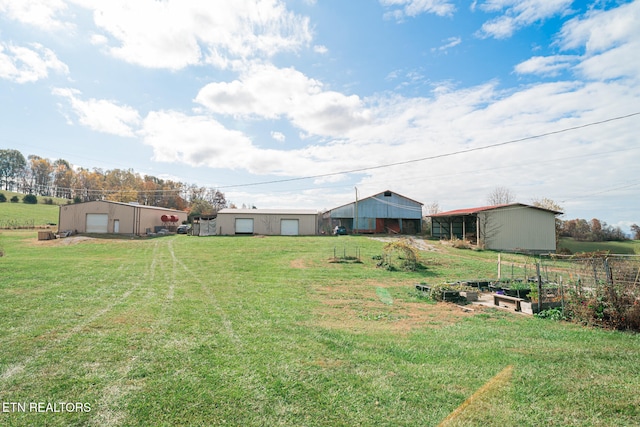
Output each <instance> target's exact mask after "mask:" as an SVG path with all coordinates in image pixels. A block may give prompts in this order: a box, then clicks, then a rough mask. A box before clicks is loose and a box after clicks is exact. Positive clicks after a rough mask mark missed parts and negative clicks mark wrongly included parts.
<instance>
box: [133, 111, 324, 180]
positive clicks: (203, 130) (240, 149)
mask: <svg viewBox="0 0 640 427" xmlns="http://www.w3.org/2000/svg"><path fill="white" fill-rule="evenodd" d="M140 133H141V135H142V136H143V138H144V139H143V140H144V143H145V144H146V145H149V146H151V147H153V153H154V160H156V161H159V162H181V163H185V164H188V165H192V166H208V167H211V168H224V169H233V170H246V171H248V172H251V173H254V174H259V175H260V174H289V173H297V174H304V173H305V172H304V171H305V170H307V171H308V170H311V169H312V166H313V161H312V160H309V158H310V156H309V155H305V154H304V153H303V152H301V151H296V150H294V151H285V150H271V149H263V148H260V147H258V146H256V145H254V144H253V142H252V141H251V140H250V139H249V138H248V137H247V136H246V135H244V134H243V133H242V132H239V131H236V130H231V129H227V128H226V127H225V126H224V125H223V124H221V123H220V122H218V121H216V120H215V119H213V118H211V117H208V116H203V115H197V116H188V115H185V114H183V113H180V112H176V111H155V112H151V113H149V115H147V117H146V118H145V120H144V124H143V130H142V131H141V132H140Z"/></svg>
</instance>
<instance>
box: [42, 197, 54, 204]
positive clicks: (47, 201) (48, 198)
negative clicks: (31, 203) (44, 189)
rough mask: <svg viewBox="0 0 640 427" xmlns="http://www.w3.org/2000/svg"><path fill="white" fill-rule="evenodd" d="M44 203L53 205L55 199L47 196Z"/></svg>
mask: <svg viewBox="0 0 640 427" xmlns="http://www.w3.org/2000/svg"><path fill="white" fill-rule="evenodd" d="M44 204H45V205H52V204H53V199H52V198H51V197H47V198H45V199H44Z"/></svg>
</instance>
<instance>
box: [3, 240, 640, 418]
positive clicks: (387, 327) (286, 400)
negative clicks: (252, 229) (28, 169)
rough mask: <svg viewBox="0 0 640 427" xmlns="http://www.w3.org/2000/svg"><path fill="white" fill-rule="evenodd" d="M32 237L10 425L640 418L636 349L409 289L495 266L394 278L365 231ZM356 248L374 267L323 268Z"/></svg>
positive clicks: (461, 254)
mask: <svg viewBox="0 0 640 427" xmlns="http://www.w3.org/2000/svg"><path fill="white" fill-rule="evenodd" d="M36 236H37V232H35V231H2V233H1V234H0V247H2V249H3V254H4V256H2V257H0V269H1V271H0V300H1V301H2V305H1V307H0V324H1V325H2V326H1V328H2V334H0V348H1V349H2V351H1V352H0V390H1V391H0V396H1V398H0V400H1V401H2V402H1V403H2V411H1V412H0V424H3V425H12V426H27V425H50V426H69V425H95V426H149V425H166V426H174V425H203V426H205V425H206V426H209V425H238V426H240V425H241V426H278V425H282V426H288V425H291V426H301V425H305V426H354V425H362V426H365V425H372V426H373V425H375V426H414V425H415V426H436V425H439V424H440V423H443V425H482V424H485V425H500V424H501V425H562V426H610V425H616V426H624V425H628V426H631V425H638V419H640V409H639V408H640V395H638V393H637V390H638V389H639V387H640V365H639V364H638V360H640V335H638V334H631V333H620V332H613V331H605V330H598V329H590V328H584V327H581V326H578V325H575V324H570V323H564V322H555V321H551V320H545V319H537V318H533V317H527V316H523V315H521V314H517V313H512V312H507V311H502V310H497V309H492V308H484V309H483V308H476V307H475V306H474V311H463V310H461V309H460V308H459V307H457V306H455V305H453V304H445V303H437V304H436V303H434V302H432V301H429V300H427V299H425V298H424V297H422V296H421V294H419V293H418V292H416V291H415V289H414V284H415V283H418V282H421V281H425V282H440V281H445V280H457V279H464V278H479V277H488V278H491V277H495V270H496V265H495V254H493V253H490V252H473V251H468V250H456V249H453V248H448V247H444V246H441V245H439V244H434V245H435V246H434V247H433V248H429V247H425V248H424V250H423V251H421V258H422V263H423V265H424V266H425V268H424V269H421V270H419V271H417V272H403V271H395V272H391V271H388V270H385V269H381V268H377V267H376V260H375V259H374V257H375V256H377V255H380V254H381V253H382V247H383V245H384V242H381V241H379V240H374V239H371V238H368V237H364V236H340V237H262V238H260V237H208V238H198V237H191V236H167V237H160V238H153V239H140V238H134V239H132V238H122V239H116V238H95V237H83V236H74V237H71V238H66V239H58V240H53V241H38V240H37V238H36ZM355 248H358V251H359V253H360V256H361V261H362V262H361V263H346V262H345V263H336V262H329V260H330V258H332V257H333V255H334V252H335V251H338V252H340V251H343V252H344V253H348V252H349V251H354V250H355ZM511 256H513V257H515V255H511ZM514 259H515V258H514ZM68 403H73V405H71V406H69V405H68ZM19 404H22V406H20V405H19ZM34 404H35V405H34ZM39 404H42V405H41V406H38V405H39ZM56 404H57V406H56ZM64 404H67V405H66V406H65V405H64ZM47 405H49V406H47ZM23 408H24V411H22V410H21V409H23ZM56 408H57V409H58V411H56ZM32 409H33V410H32ZM40 409H41V410H40ZM47 409H51V410H47ZM61 409H62V410H61Z"/></svg>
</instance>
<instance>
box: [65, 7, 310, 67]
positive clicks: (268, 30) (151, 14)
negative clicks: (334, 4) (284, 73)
mask: <svg viewBox="0 0 640 427" xmlns="http://www.w3.org/2000/svg"><path fill="white" fill-rule="evenodd" d="M72 1H73V2H74V3H76V4H78V5H80V6H82V7H85V8H87V9H90V10H92V11H93V16H94V21H95V24H96V25H97V26H98V27H99V28H100V29H101V30H102V31H104V36H106V37H108V39H109V45H108V52H109V53H110V54H112V55H113V56H115V57H117V58H120V59H122V60H124V61H127V62H130V63H134V64H138V65H141V66H143V67H149V68H168V69H171V70H179V69H182V68H184V67H187V66H190V65H198V64H204V63H208V64H212V65H214V66H217V67H221V68H224V67H229V66H231V65H232V64H233V61H237V60H240V61H246V60H249V59H252V58H260V57H270V56H272V55H274V54H275V53H277V52H281V51H295V50H297V49H299V48H300V47H301V46H303V45H306V44H308V43H309V42H310V40H311V33H310V29H309V22H308V18H306V17H301V16H298V15H296V14H294V13H292V12H290V11H287V9H286V7H285V4H284V2H282V1H280V0H234V1H228V2H203V1H200V0H165V1H154V0H137V1H129V0H110V1H108V2H105V1H98V0H72Z"/></svg>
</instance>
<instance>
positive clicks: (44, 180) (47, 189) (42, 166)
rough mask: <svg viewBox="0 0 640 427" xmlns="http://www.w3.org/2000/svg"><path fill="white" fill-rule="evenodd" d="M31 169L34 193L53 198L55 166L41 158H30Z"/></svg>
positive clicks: (31, 184) (33, 156) (32, 156)
mask: <svg viewBox="0 0 640 427" xmlns="http://www.w3.org/2000/svg"><path fill="white" fill-rule="evenodd" d="M29 168H30V170H31V183H30V186H31V188H32V189H33V192H34V193H36V194H39V195H41V196H53V189H52V188H51V182H52V174H53V165H52V164H51V162H50V161H49V160H47V159H43V158H41V157H39V156H35V155H31V156H29Z"/></svg>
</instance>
